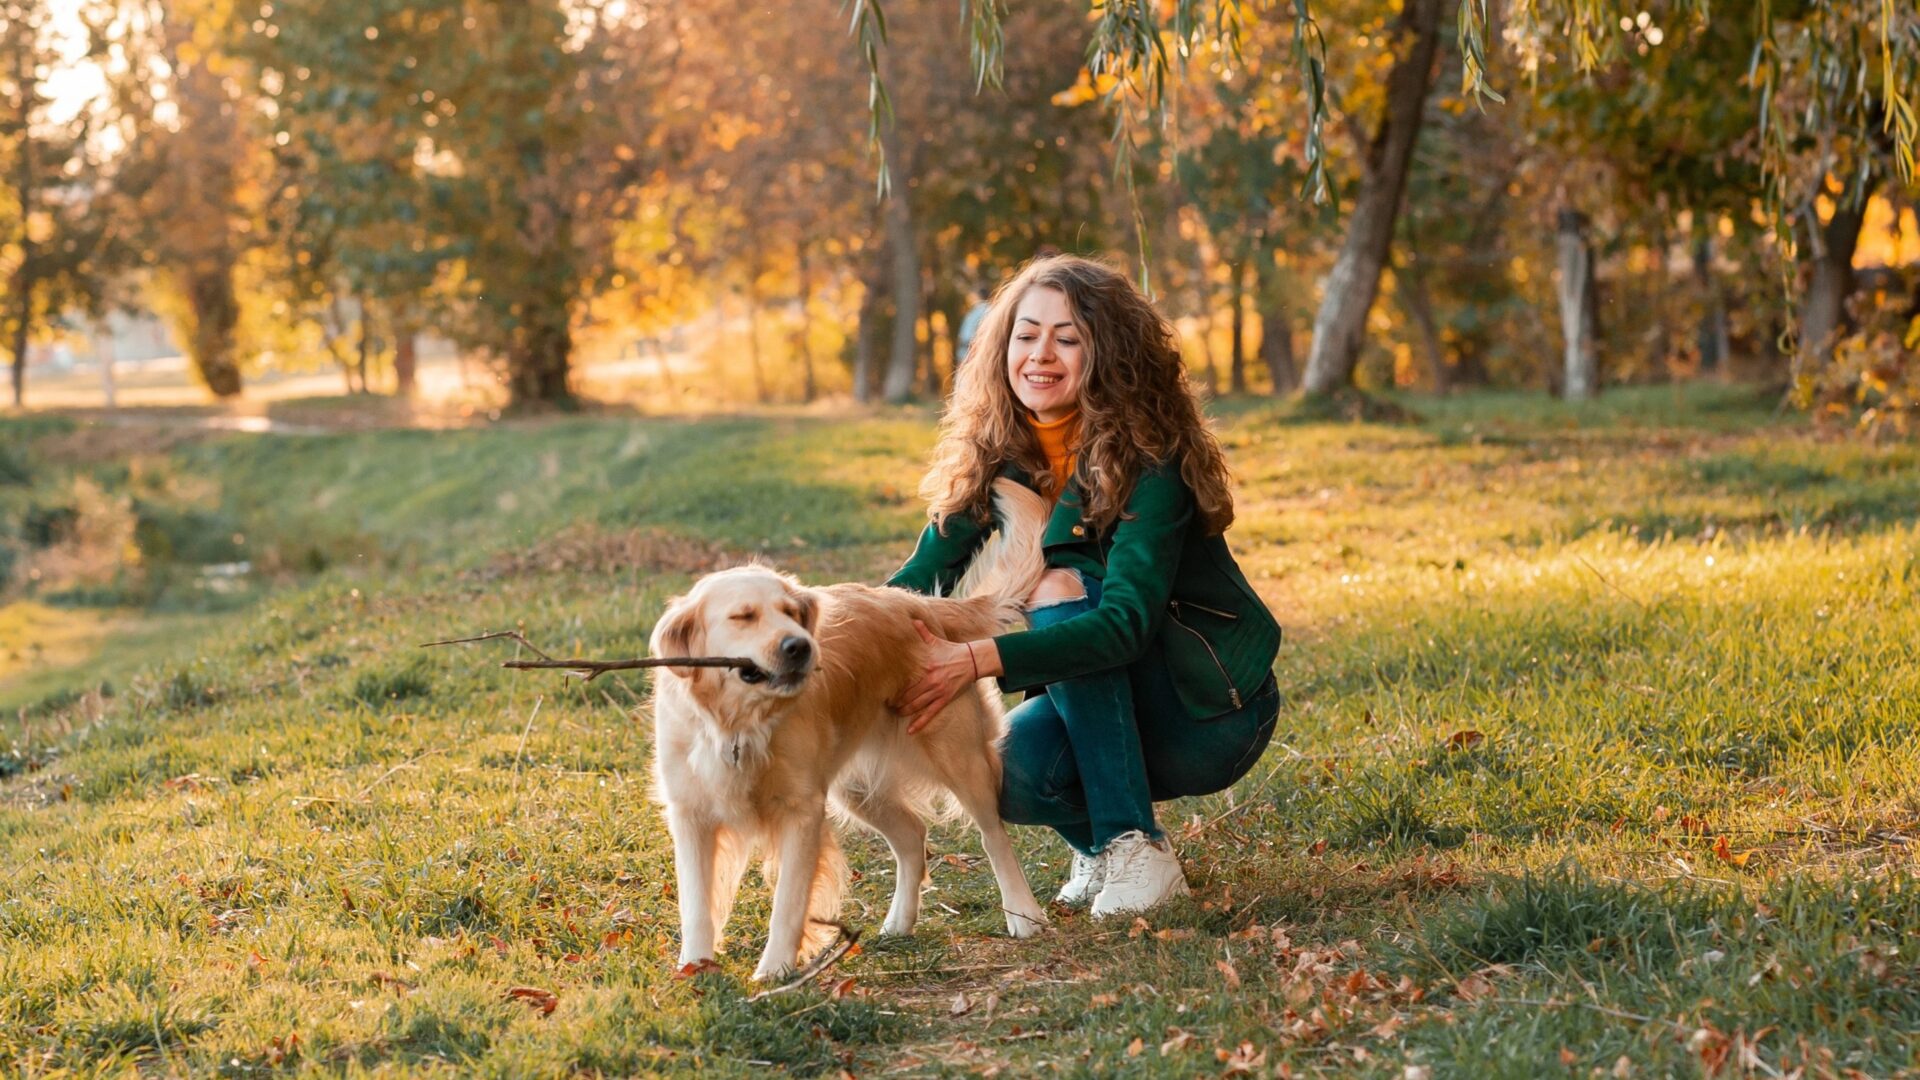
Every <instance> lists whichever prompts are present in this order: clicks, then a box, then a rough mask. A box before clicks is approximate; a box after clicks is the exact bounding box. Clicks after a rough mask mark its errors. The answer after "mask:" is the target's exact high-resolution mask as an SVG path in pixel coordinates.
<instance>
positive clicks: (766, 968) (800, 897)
mask: <svg viewBox="0 0 1920 1080" xmlns="http://www.w3.org/2000/svg"><path fill="white" fill-rule="evenodd" d="M825 809H826V808H825V807H824V806H819V807H814V808H812V809H809V810H802V811H800V812H798V813H797V814H796V815H795V816H794V818H793V819H792V820H790V821H788V822H786V823H785V826H786V827H785V828H784V829H783V830H782V831H780V832H778V833H776V834H774V835H773V836H772V837H770V838H769V841H770V842H771V843H772V844H773V845H775V851H776V852H777V855H776V858H777V859H778V860H779V867H780V871H779V876H778V877H777V878H776V879H775V881H774V885H773V918H772V920H771V921H770V922H769V924H768V926H767V947H766V949H765V951H763V952H762V953H761V954H760V963H759V964H758V965H757V966H756V967H755V968H754V969H753V977H754V980H755V981H756V982H757V981H763V980H766V979H771V978H773V977H775V976H777V975H780V974H783V973H785V972H788V971H791V970H793V964H794V959H795V957H796V956H797V955H798V953H799V951H800V941H801V939H802V938H803V937H805V936H806V931H807V909H808V907H810V906H811V903H812V899H813V886H814V881H815V880H816V879H817V877H818V876H819V867H820V837H821V833H822V831H823V830H824V829H825V828H826V814H825Z"/></svg>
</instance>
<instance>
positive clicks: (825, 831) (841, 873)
mask: <svg viewBox="0 0 1920 1080" xmlns="http://www.w3.org/2000/svg"><path fill="white" fill-rule="evenodd" d="M846 893H847V856H846V854H845V853H844V852H842V851H841V850H840V841H839V840H838V839H837V838H835V836H834V835H833V830H832V829H830V828H822V829H821V830H820V861H819V863H818V865H817V866H816V867H815V869H814V872H813V892H812V893H811V894H810V895H809V896H808V898H807V927H806V930H805V931H804V932H803V933H802V934H801V939H800V941H801V947H802V948H803V949H805V950H806V955H807V957H808V958H809V959H811V958H812V957H813V954H814V953H817V952H819V951H820V950H821V949H824V948H827V947H828V946H830V945H832V944H833V943H834V940H835V939H836V938H837V937H839V935H840V925H839V924H840V901H841V899H842V898H844V897H845V896H846Z"/></svg>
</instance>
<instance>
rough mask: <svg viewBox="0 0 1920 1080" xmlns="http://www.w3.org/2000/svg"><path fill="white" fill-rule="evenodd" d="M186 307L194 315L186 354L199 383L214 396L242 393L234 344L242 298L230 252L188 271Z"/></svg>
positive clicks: (226, 396)
mask: <svg viewBox="0 0 1920 1080" xmlns="http://www.w3.org/2000/svg"><path fill="white" fill-rule="evenodd" d="M187 305H188V307H189V309H190V310H191V311H192V313H193V334H192V336H191V337H190V339H189V340H188V342H187V352H188V354H189V355H191V356H192V357H193V364H194V367H195V368H197V369H198V370H199V372H200V380H201V381H202V382H204V383H206V384H207V389H208V390H210V391H212V393H213V395H214V396H215V397H222V398H229V397H233V396H234V395H236V394H238V393H239V392H240V364H239V361H238V359H237V358H236V357H235V356H234V341H233V332H234V329H235V328H236V327H238V326H239V325H240V298H239V296H237V295H236V294H235V292H234V288H233V259H232V257H231V255H230V254H229V253H226V252H222V253H219V254H217V255H215V256H214V257H213V258H212V259H209V260H208V262H207V263H206V264H205V265H202V266H199V267H195V268H193V269H190V270H188V271H187Z"/></svg>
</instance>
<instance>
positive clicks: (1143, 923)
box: [1127, 915, 1153, 938]
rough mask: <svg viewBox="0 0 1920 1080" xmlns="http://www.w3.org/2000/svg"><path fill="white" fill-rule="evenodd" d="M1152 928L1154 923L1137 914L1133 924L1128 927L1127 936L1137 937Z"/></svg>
mask: <svg viewBox="0 0 1920 1080" xmlns="http://www.w3.org/2000/svg"><path fill="white" fill-rule="evenodd" d="M1151 929H1153V924H1151V923H1149V922H1147V920H1145V919H1143V918H1141V917H1139V916H1138V915H1136V916H1134V917H1133V925H1132V926H1129V927H1127V936H1128V937H1129V938H1137V937H1139V936H1140V935H1141V934H1144V933H1146V932H1147V931H1149V930H1151Z"/></svg>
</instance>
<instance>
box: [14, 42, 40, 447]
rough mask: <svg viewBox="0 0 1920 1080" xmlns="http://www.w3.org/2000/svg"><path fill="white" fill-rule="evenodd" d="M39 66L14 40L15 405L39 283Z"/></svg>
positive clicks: (23, 386) (22, 386)
mask: <svg viewBox="0 0 1920 1080" xmlns="http://www.w3.org/2000/svg"><path fill="white" fill-rule="evenodd" d="M36 72H37V65H36V64H35V63H34V59H33V57H32V55H31V54H30V52H29V43H28V40H27V39H25V38H18V39H16V41H15V51H14V55H13V95H14V108H15V115H14V116H13V118H12V119H13V121H14V122H13V125H12V127H13V129H14V131H15V132H17V135H16V136H15V138H16V144H15V147H14V160H13V192H12V195H13V199H14V205H15V208H16V210H17V217H18V219H19V225H20V230H19V235H18V236H17V237H15V243H16V244H17V245H18V247H19V249H20V251H19V256H18V257H19V259H20V261H19V263H18V264H17V265H15V267H14V270H13V275H12V276H13V280H12V281H9V282H8V283H7V284H8V285H9V287H10V289H9V291H11V292H12V294H13V302H14V310H13V341H12V347H13V407H14V408H16V409H20V408H25V407H26V403H27V343H28V342H29V341H31V340H32V338H33V294H34V290H35V286H36V285H37V284H38V283H37V282H36V281H35V280H34V278H35V276H36V275H37V272H38V267H39V262H40V257H39V255H38V253H37V252H36V251H35V250H34V247H35V245H34V242H33V232H32V229H31V227H30V223H31V221H32V219H33V214H34V206H35V204H36V203H37V202H38V200H39V196H38V194H37V192H36V191H35V189H36V188H37V187H38V186H39V182H40V178H39V169H38V168H37V166H38V161H37V160H36V159H37V157H38V155H37V153H36V150H37V146H36V144H35V141H34V133H33V103H34V102H35V101H36V100H38V99H39V96H40V82H39V79H38V78H37V75H36Z"/></svg>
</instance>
